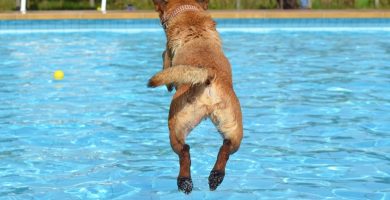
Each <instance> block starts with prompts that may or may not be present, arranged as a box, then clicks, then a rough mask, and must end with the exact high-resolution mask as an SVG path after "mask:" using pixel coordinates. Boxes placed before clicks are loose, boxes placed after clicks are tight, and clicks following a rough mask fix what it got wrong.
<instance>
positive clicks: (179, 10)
mask: <svg viewBox="0 0 390 200" xmlns="http://www.w3.org/2000/svg"><path fill="white" fill-rule="evenodd" d="M187 11H199V8H198V7H196V6H193V5H182V6H179V7H177V8H176V9H175V10H173V12H172V13H171V14H169V15H166V14H164V15H163V17H162V19H161V25H162V26H163V28H164V29H166V28H167V25H168V22H169V20H171V19H173V18H175V17H176V16H177V15H179V14H180V13H183V12H187Z"/></svg>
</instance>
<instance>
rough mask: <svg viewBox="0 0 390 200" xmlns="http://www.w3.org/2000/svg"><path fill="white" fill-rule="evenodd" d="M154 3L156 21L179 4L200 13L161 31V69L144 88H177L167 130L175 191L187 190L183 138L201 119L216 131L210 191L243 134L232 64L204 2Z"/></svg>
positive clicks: (182, 15)
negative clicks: (219, 141)
mask: <svg viewBox="0 0 390 200" xmlns="http://www.w3.org/2000/svg"><path fill="white" fill-rule="evenodd" d="M154 4H155V8H156V11H157V12H158V13H159V15H160V18H162V17H163V16H164V14H169V13H170V12H173V11H174V10H175V9H176V8H178V7H179V6H181V5H193V6H197V7H198V8H199V10H200V11H197V12H182V13H180V14H179V15H177V16H176V17H174V18H173V19H170V21H169V23H168V25H167V28H166V30H165V33H166V36H167V46H166V51H165V52H164V53H163V59H164V61H163V71H161V72H159V73H157V74H156V75H155V76H153V77H152V78H151V79H150V80H149V83H148V86H150V87H157V86H161V85H167V88H168V90H172V89H173V87H175V88H176V93H175V94H174V96H173V99H172V102H171V106H170V111H169V119H168V126H169V132H170V134H169V136H170V142H171V146H172V149H173V150H174V152H175V153H176V154H177V155H178V156H179V159H180V172H179V176H178V179H177V180H178V188H179V190H181V191H183V192H184V193H186V194H188V193H190V192H191V191H192V180H191V175H190V166H191V159H190V152H189V149H190V148H189V145H188V144H186V143H185V139H186V137H187V135H188V134H189V133H190V132H191V130H192V129H193V128H194V127H195V126H197V125H198V124H199V123H200V122H201V121H202V120H203V119H205V118H210V119H211V120H212V122H213V123H214V124H215V126H216V127H217V129H218V131H219V132H220V133H221V135H222V137H223V141H224V142H223V145H222V146H221V148H220V151H219V153H218V158H217V161H216V163H215V165H214V167H213V170H212V171H211V172H210V176H209V186H210V190H215V189H216V188H217V187H218V186H219V185H220V184H221V182H222V180H223V178H224V176H225V166H226V163H227V161H228V159H229V155H231V154H233V153H234V152H236V151H237V150H238V148H239V146H240V143H241V140H242V136H243V129H242V114H241V108H240V103H239V100H238V98H237V97H236V94H235V92H234V90H233V82H232V71H231V66H230V63H229V61H228V59H227V58H226V57H225V55H224V53H223V51H222V43H221V40H220V37H219V34H218V32H217V31H216V23H215V22H214V20H212V18H211V17H210V15H209V14H208V13H207V12H205V10H206V9H207V5H208V0H168V1H166V0H154Z"/></svg>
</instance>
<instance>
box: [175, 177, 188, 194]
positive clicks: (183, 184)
mask: <svg viewBox="0 0 390 200" xmlns="http://www.w3.org/2000/svg"><path fill="white" fill-rule="evenodd" d="M177 187H178V188H179V190H180V191H182V192H184V193H185V194H189V193H191V191H192V179H191V177H178V178H177Z"/></svg>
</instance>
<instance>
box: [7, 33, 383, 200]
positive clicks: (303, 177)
mask: <svg viewBox="0 0 390 200" xmlns="http://www.w3.org/2000/svg"><path fill="white" fill-rule="evenodd" d="M243 30H245V29H243ZM60 32H61V31H60ZM60 32H59V33H44V32H41V33H29V34H27V33H26V34H1V35H0V44H1V46H0V199H183V198H187V199H221V198H224V199H246V200H249V199H326V198H327V199H337V200H339V199H381V200H387V199H390V114H389V113H390V32H387V31H382V32H375V31H362V30H360V31H346V32H345V31H343V32H338V31H325V32H324V31H294V30H290V31H266V32H257V33H256V31H253V32H250V33H248V32H247V33H245V32H240V31H237V30H236V31H232V32H231V31H222V33H221V36H222V39H223V44H224V50H225V53H226V55H227V57H228V58H229V59H230V61H231V64H232V67H233V74H234V88H235V90H236V92H237V94H238V96H239V99H240V101H241V106H242V111H243V115H244V129H245V130H244V132H245V133H244V134H245V137H244V139H243V143H242V145H241V149H240V150H239V151H238V152H237V153H236V154H234V155H233V156H231V158H230V160H229V163H228V166H227V171H226V177H225V180H224V182H223V183H222V185H221V186H220V187H219V188H218V190H217V191H214V192H210V191H209V189H208V184H207V177H208V175H209V172H210V170H211V168H212V166H213V164H214V162H215V159H216V155H217V152H218V149H219V146H220V145H221V144H222V140H221V137H220V135H219V134H218V132H217V131H216V130H215V128H214V127H213V125H212V124H211V123H210V121H204V122H203V123H202V124H201V125H200V126H198V127H197V128H196V129H195V130H194V131H193V132H192V133H191V134H190V136H189V138H188V144H189V145H190V146H191V153H192V155H191V156H192V178H193V181H194V191H193V192H192V193H191V195H189V196H185V195H184V194H182V193H180V192H178V191H177V186H176V176H177V174H178V158H177V156H176V155H175V154H174V153H173V151H172V150H171V147H170V145H169V139H168V129H167V115H168V108H169V103H170V99H171V97H172V94H171V93H168V92H167V91H166V90H165V88H162V87H161V88H158V89H149V88H147V87H146V82H147V80H148V78H149V77H150V76H152V75H153V74H154V73H156V72H157V71H159V70H160V69H161V62H162V61H161V52H162V51H163V48H164V45H165V44H164V43H165V38H164V34H163V32H162V31H161V30H159V31H150V32H147V33H142V34H141V33H137V32H134V33H131V32H129V33H126V32H123V33H118V32H117V33H110V32H84V33H83V32H77V31H76V32H71V33H60ZM57 69H61V70H63V71H64V72H65V78H64V79H63V80H62V81H53V79H52V73H53V72H54V71H55V70H57Z"/></svg>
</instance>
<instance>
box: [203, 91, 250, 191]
mask: <svg viewBox="0 0 390 200" xmlns="http://www.w3.org/2000/svg"><path fill="white" fill-rule="evenodd" d="M228 97H230V99H228V101H226V104H225V105H224V106H221V107H219V108H216V109H215V110H214V111H213V113H212V114H211V120H212V121H213V123H214V124H215V125H216V126H217V128H218V130H219V132H220V133H221V134H222V136H223V138H224V141H223V145H222V146H221V148H220V149H219V153H218V157H217V161H216V163H215V165H214V167H213V169H212V171H211V172H210V176H209V187H210V190H215V189H217V187H218V186H219V185H220V184H221V183H222V181H223V178H224V177H225V167H226V164H227V161H228V159H229V156H230V155H231V154H233V153H235V152H236V151H237V150H238V148H239V147H240V143H241V139H242V135H243V128H242V114H241V109H240V104H239V101H238V99H237V97H236V96H235V94H234V93H233V94H232V95H231V96H228Z"/></svg>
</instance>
